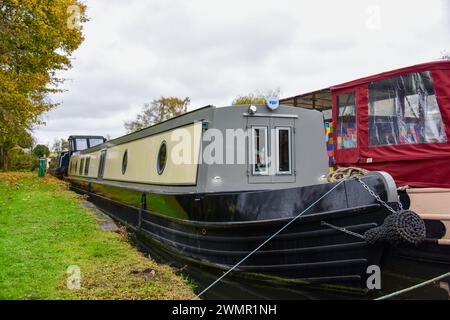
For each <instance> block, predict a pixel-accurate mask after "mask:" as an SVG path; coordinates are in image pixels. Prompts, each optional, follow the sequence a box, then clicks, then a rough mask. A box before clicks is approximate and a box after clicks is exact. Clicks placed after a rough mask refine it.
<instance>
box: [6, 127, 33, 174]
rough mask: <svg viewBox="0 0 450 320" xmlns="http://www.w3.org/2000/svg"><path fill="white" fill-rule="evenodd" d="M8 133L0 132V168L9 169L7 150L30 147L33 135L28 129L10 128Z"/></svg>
mask: <svg viewBox="0 0 450 320" xmlns="http://www.w3.org/2000/svg"><path fill="white" fill-rule="evenodd" d="M10 132H11V134H10V135H2V134H0V169H1V170H9V168H10V166H9V163H10V159H9V152H10V151H11V150H13V149H30V150H31V148H32V147H33V142H34V141H33V136H32V135H31V133H30V131H29V130H28V129H22V128H20V127H12V128H10Z"/></svg>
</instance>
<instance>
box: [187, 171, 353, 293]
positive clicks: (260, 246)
mask: <svg viewBox="0 0 450 320" xmlns="http://www.w3.org/2000/svg"><path fill="white" fill-rule="evenodd" d="M343 182H345V180H341V181H340V182H338V183H337V184H336V185H335V186H334V187H333V188H331V189H330V190H328V191H327V192H326V193H325V194H324V195H323V196H321V197H320V198H319V199H317V200H316V201H314V202H313V203H312V204H311V205H310V206H308V207H307V208H306V209H305V210H303V211H302V212H300V213H299V214H298V215H297V216H295V217H294V218H293V219H292V220H290V221H289V222H288V223H286V224H285V225H284V226H283V227H282V228H281V229H279V230H278V231H277V232H275V233H274V234H273V235H271V236H270V237H269V238H268V239H267V240H265V241H264V242H263V243H261V244H260V245H259V246H258V247H257V248H256V249H255V250H253V251H252V252H250V253H249V254H248V255H246V256H245V257H244V258H243V259H242V260H241V261H239V262H238V263H236V264H235V265H234V266H233V267H231V268H230V269H228V271H227V272H225V273H224V274H223V275H221V276H220V277H219V278H217V279H216V280H215V281H214V282H213V283H211V284H210V285H209V286H208V287H207V288H206V289H204V290H203V291H202V292H200V293H199V294H198V295H197V296H196V297H195V298H194V300H198V299H199V298H200V296H201V295H203V294H204V293H205V292H206V291H208V290H209V289H211V288H212V287H213V286H214V285H215V284H216V283H217V282H219V281H220V280H222V279H223V278H225V276H226V275H227V274H229V273H230V272H231V271H233V270H234V269H236V268H237V267H238V266H240V265H241V264H242V263H243V262H244V261H245V260H247V259H248V258H250V256H251V255H253V254H254V253H255V252H256V251H258V250H259V249H261V248H262V247H263V246H264V245H265V244H266V243H268V242H269V241H270V240H272V239H273V238H275V237H276V236H277V235H278V234H279V233H281V232H282V231H283V230H284V229H286V228H287V227H288V226H289V225H291V224H292V223H293V222H294V221H295V220H297V219H298V218H299V217H301V216H302V215H303V214H304V213H305V212H307V211H308V210H309V209H311V208H312V207H313V206H315V205H316V204H317V203H318V202H319V201H320V200H322V199H323V198H325V197H326V196H327V195H329V194H330V193H331V192H332V191H333V190H334V189H336V188H337V187H338V186H340V185H341V184H342V183H343Z"/></svg>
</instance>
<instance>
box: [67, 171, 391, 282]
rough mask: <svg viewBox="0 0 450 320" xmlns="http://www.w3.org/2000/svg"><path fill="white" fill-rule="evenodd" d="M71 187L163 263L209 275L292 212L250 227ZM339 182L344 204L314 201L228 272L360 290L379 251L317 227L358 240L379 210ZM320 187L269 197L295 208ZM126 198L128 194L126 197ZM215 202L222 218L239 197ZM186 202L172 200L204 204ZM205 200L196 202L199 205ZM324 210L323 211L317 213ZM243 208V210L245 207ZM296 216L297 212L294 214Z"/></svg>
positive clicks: (87, 186) (91, 186)
mask: <svg viewBox="0 0 450 320" xmlns="http://www.w3.org/2000/svg"><path fill="white" fill-rule="evenodd" d="M71 182H72V183H71V188H72V190H74V191H76V192H78V193H82V194H87V195H88V198H89V201H91V202H93V203H94V204H96V205H97V207H99V208H100V209H102V210H104V211H105V212H107V213H108V214H109V215H111V216H112V217H113V218H115V219H117V220H119V221H120V222H122V223H124V224H126V225H127V226H128V227H130V228H132V229H133V230H134V231H136V233H137V235H138V236H139V237H140V239H141V240H143V241H144V242H146V243H147V244H148V246H149V247H151V248H152V250H158V251H159V252H160V253H161V254H162V255H164V256H165V257H167V256H172V257H173V259H174V260H178V261H180V260H183V261H186V262H187V263H189V264H196V265H198V266H201V267H207V268H208V269H216V270H217V271H223V270H226V269H228V268H230V267H231V266H233V265H234V264H236V263H237V262H239V261H240V260H241V259H242V258H243V257H245V256H246V255H247V254H249V253H250V252H251V251H252V250H254V249H255V248H256V247H258V245H260V244H261V243H262V242H264V241H265V240H266V239H267V238H268V237H269V236H270V235H272V234H273V233H274V232H276V231H277V230H279V229H280V228H281V227H283V226H284V225H285V224H286V223H287V222H288V221H290V220H291V219H292V216H293V215H294V214H295V212H292V213H291V216H290V217H289V216H286V215H285V216H282V217H279V218H273V219H262V220H251V221H245V220H244V221H231V222H224V221H199V220H186V219H179V218H174V217H170V216H167V215H163V214H160V213H157V212H153V211H150V210H149V207H150V206H148V205H147V200H148V197H150V198H151V197H152V195H148V194H146V193H142V192H139V191H130V190H128V191H126V190H123V193H124V194H126V197H127V201H128V203H125V202H126V201H125V199H122V201H118V199H117V195H118V194H120V193H121V192H111V190H112V189H111V188H110V187H104V186H103V185H100V184H96V183H95V182H80V181H71ZM366 182H367V183H371V184H372V187H373V188H374V189H377V188H378V189H379V190H382V188H381V186H380V183H382V182H381V181H380V180H378V179H377V178H373V177H372V178H370V179H368V181H366ZM345 184H347V185H345ZM345 184H343V188H344V189H343V191H344V192H343V194H344V198H342V199H341V202H339V203H334V204H333V201H331V202H330V201H322V202H320V203H318V205H317V207H315V208H313V209H312V210H311V212H308V213H307V214H305V215H304V216H302V217H300V218H299V219H297V220H296V221H295V222H294V223H293V224H291V225H290V226H289V227H288V228H287V229H285V230H284V231H283V232H282V233H280V234H279V235H278V236H276V237H275V238H274V239H272V240H271V241H270V242H268V243H267V244H266V245H265V246H264V247H262V248H261V249H260V250H258V251H257V252H255V253H254V254H253V255H252V256H251V257H249V258H248V259H247V260H246V261H245V262H243V263H242V264H241V265H240V266H239V267H238V268H237V269H236V272H235V273H236V274H242V275H245V276H246V277H248V275H249V274H251V275H252V276H254V277H256V278H258V277H259V278H261V279H266V280H267V279H272V280H273V279H278V280H281V281H284V280H286V281H288V282H290V283H293V282H298V283H310V284H326V285H330V284H332V285H338V286H339V287H341V288H342V289H346V288H359V289H362V290H365V289H366V279H367V277H368V273H367V267H368V266H370V265H379V264H380V261H381V258H382V253H383V247H382V246H380V245H375V246H373V245H372V246H371V245H368V244H366V242H365V241H364V240H363V239H360V238H358V237H355V236H352V235H348V234H346V233H343V232H341V231H337V230H334V229H330V228H327V227H324V226H323V225H322V221H325V222H327V223H329V224H332V225H336V226H341V227H345V228H347V229H348V230H351V231H353V232H357V233H360V234H363V233H364V232H365V231H366V230H368V229H371V228H374V227H377V226H378V225H380V224H382V222H383V221H384V219H385V217H386V215H387V212H386V210H385V209H383V208H382V207H380V206H379V205H378V204H376V203H375V201H374V200H373V199H372V198H371V197H370V196H369V197H368V196H367V195H366V191H365V190H363V189H362V188H361V187H360V186H359V185H358V183H357V182H356V181H349V182H345ZM330 185H331V184H326V185H325V186H328V187H327V188H328V189H329V188H330ZM327 188H325V189H324V188H323V187H321V189H320V190H313V191H311V192H312V194H309V195H308V196H307V197H306V198H301V197H300V196H305V194H306V193H305V190H306V189H305V190H301V188H294V189H289V190H274V191H271V192H272V193H275V194H277V193H278V194H279V195H282V194H286V193H287V194H288V195H289V196H294V195H295V193H297V198H295V197H294V198H292V201H293V202H295V203H296V207H297V208H298V209H299V210H300V209H302V208H306V207H307V206H308V205H309V204H311V203H312V202H313V201H314V200H316V199H315V198H318V196H317V195H318V194H319V196H320V192H321V193H322V194H323V193H325V192H326V189H327ZM108 191H109V194H108ZM116 191H117V190H116ZM341 191H342V190H341ZM360 191H361V192H360ZM358 192H359V195H358ZM132 194H133V196H131V195H132ZM240 194H242V193H240ZM341 194H342V192H341ZM380 194H381V195H382V196H383V197H385V196H386V195H385V194H383V192H382V191H381V192H380ZM108 195H109V197H108ZM153 196H155V195H153ZM210 196H212V195H210ZM216 196H217V197H220V199H221V200H220V201H214V199H211V201H212V202H213V203H214V206H215V208H216V209H220V208H217V207H218V205H217V203H224V204H225V205H224V206H223V208H222V210H223V211H222V214H221V215H219V217H225V216H227V215H231V214H233V213H234V214H236V212H235V211H234V212H230V210H235V209H233V208H230V206H231V205H232V202H233V200H236V198H237V197H239V196H238V195H237V194H221V195H216ZM158 197H163V198H164V197H167V198H166V199H165V202H166V203H169V201H172V206H173V196H170V195H167V196H162V195H158ZM171 197H172V198H171ZM188 197H190V196H188V195H186V198H188ZM245 197H246V199H247V200H248V201H250V203H255V202H256V200H258V201H260V202H261V206H262V207H265V208H268V206H267V205H266V204H264V203H263V201H264V199H265V198H264V197H262V196H261V193H258V192H251V193H248V194H246V195H245ZM113 198H116V199H113ZM139 198H140V200H141V202H140V205H138V203H135V204H134V205H133V203H132V201H130V199H139ZM186 198H184V199H183V197H182V196H181V195H180V196H178V200H179V202H183V201H184V204H183V205H180V206H182V207H183V208H195V206H196V207H197V208H198V207H199V206H200V207H201V206H202V205H205V204H204V203H203V204H202V203H196V204H195V202H201V201H198V200H195V199H194V198H192V197H190V198H192V202H193V204H192V205H187V204H186V203H188V200H186ZM205 198H206V197H203V199H205ZM330 198H331V199H334V200H336V199H338V198H339V196H336V195H333V196H330ZM266 199H267V197H266ZM294 199H297V200H294ZM356 199H359V200H358V201H357V200H356ZM269 200H270V201H272V200H271V199H269ZM324 200H325V199H324ZM163 202H164V201H163ZM358 202H359V204H360V205H359V206H358V205H357V204H358ZM332 204H333V205H332ZM349 204H351V206H349ZM326 207H328V208H331V210H325V211H323V210H324V208H326ZM227 208H228V209H227ZM226 210H228V211H226ZM245 210H247V211H248V212H250V211H251V210H248V208H246V209H245ZM245 210H244V211H245ZM224 211H225V212H224ZM275 212H276V208H274V210H273V211H272V212H271V213H270V214H271V215H272V216H273V215H275ZM296 213H297V214H298V213H299V211H297V212H296ZM239 214H240V216H241V217H243V216H245V215H244V214H242V212H240V213H239ZM186 215H188V216H189V215H191V216H195V215H196V211H195V210H192V211H191V212H188V213H186ZM200 215H201V213H200ZM208 216H209V215H208ZM203 217H205V215H203ZM282 279H284V280H282Z"/></svg>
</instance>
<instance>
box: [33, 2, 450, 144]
mask: <svg viewBox="0 0 450 320" xmlns="http://www.w3.org/2000/svg"><path fill="white" fill-rule="evenodd" d="M85 3H86V4H87V7H88V9H87V15H88V17H89V18H90V21H89V22H87V23H86V25H85V26H84V32H85V37H86V40H85V41H84V43H83V44H82V45H81V47H80V48H79V49H78V50H77V51H76V52H75V53H74V56H73V58H74V61H73V69H71V70H70V71H68V72H65V73H64V74H63V75H62V76H63V77H64V78H67V79H68V80H67V81H66V82H65V84H64V86H63V88H64V89H66V90H67V91H66V92H64V93H61V94H57V95H54V96H52V100H53V101H54V102H60V103H61V105H60V106H59V107H58V108H57V109H54V110H52V111H51V112H49V113H47V114H45V116H44V120H45V121H46V126H42V127H38V128H37V129H36V130H35V132H34V134H35V136H36V137H37V138H38V142H39V143H44V144H47V143H48V144H50V146H51V145H52V143H53V141H54V139H55V138H67V137H68V136H69V135H71V134H99V135H105V136H106V135H110V136H111V137H112V138H114V137H117V136H120V135H122V134H124V133H125V131H124V128H123V122H124V121H125V120H130V119H133V118H134V117H135V116H136V114H137V113H138V112H139V110H140V109H141V108H142V106H143V104H144V103H145V102H148V101H151V100H153V99H155V98H158V97H160V96H178V97H190V98H191V101H192V102H191V109H194V108H198V107H201V106H204V105H207V104H213V105H217V106H219V105H226V104H229V103H230V102H231V101H232V99H233V98H234V97H235V96H237V95H239V94H246V93H248V92H253V91H258V90H259V91H262V92H264V91H267V90H270V89H274V88H277V87H279V88H280V89H281V96H282V97H287V96H291V95H295V94H299V93H303V92H308V91H311V90H315V89H320V88H323V87H327V86H330V85H334V84H338V83H341V82H345V81H349V80H353V79H355V78H358V77H363V76H367V75H371V74H373V73H378V72H382V71H387V70H390V69H393V68H398V67H404V66H408V65H412V64H417V63H422V62H427V61H431V60H436V59H438V58H439V57H440V56H441V52H442V51H444V50H447V51H448V50H450V1H448V0H427V1H418V0H395V1H393V0H370V1H366V0H342V1H330V0H328V1H323V0H308V1H304V0H292V1H288V0H271V1H264V0H255V1H253V0H239V1H236V0H188V1H186V0H127V1H124V0H85Z"/></svg>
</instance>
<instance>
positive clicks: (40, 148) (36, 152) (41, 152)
mask: <svg viewBox="0 0 450 320" xmlns="http://www.w3.org/2000/svg"><path fill="white" fill-rule="evenodd" d="M49 155H50V150H49V149H48V147H47V146H46V145H43V144H38V145H37V146H36V147H34V149H33V156H35V157H36V158H47V157H48V156H49Z"/></svg>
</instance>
